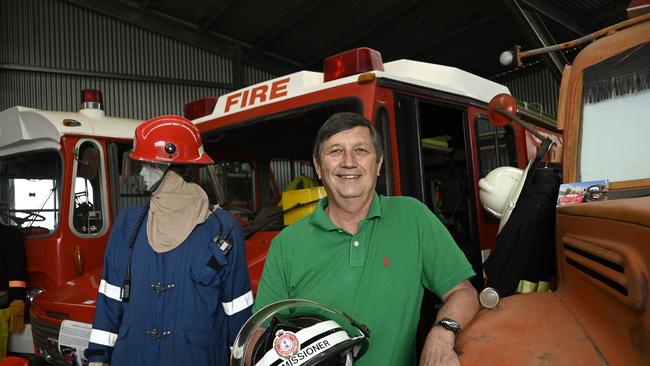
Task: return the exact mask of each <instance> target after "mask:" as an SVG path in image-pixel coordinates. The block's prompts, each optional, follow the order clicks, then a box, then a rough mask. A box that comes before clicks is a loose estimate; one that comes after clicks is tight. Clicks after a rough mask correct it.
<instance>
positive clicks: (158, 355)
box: [86, 207, 253, 366]
mask: <svg viewBox="0 0 650 366" xmlns="http://www.w3.org/2000/svg"><path fill="white" fill-rule="evenodd" d="M142 210H143V208H142V207H134V208H129V209H125V210H123V211H122V212H121V213H120V215H119V217H118V219H117V222H116V224H115V226H114V228H113V232H112V233H111V237H110V239H109V243H108V247H107V250H106V256H105V258H104V272H103V278H102V280H101V284H100V286H99V295H98V297H97V308H96V310H95V319H94V322H93V329H92V332H91V336H90V343H89V346H88V349H87V350H86V356H87V358H88V359H89V361H94V362H106V363H110V364H111V365H112V366H120V365H174V366H179V365H227V363H228V357H229V352H230V351H229V346H231V345H232V343H233V342H234V339H235V337H236V335H237V332H238V331H239V329H240V327H241V326H242V324H243V323H244V322H245V321H246V319H248V317H249V316H250V315H251V306H252V304H253V295H252V293H251V288H250V280H249V277H248V269H247V267H246V260H245V256H244V240H243V236H242V232H241V228H240V227H239V225H237V224H236V223H235V219H234V218H233V216H232V215H231V214H230V213H228V212H227V211H225V210H222V209H217V210H216V211H215V212H214V213H212V214H211V215H210V216H209V218H208V219H207V220H206V221H205V222H204V223H202V224H199V225H197V226H196V227H195V229H194V230H193V231H192V233H191V234H190V235H189V236H188V237H187V238H186V239H185V241H183V243H181V244H180V245H179V246H178V247H176V248H174V249H172V250H170V251H168V252H164V253H157V252H155V251H154V250H153V249H152V248H151V247H150V245H149V243H148V238H147V230H146V225H145V224H143V225H142V227H141V228H140V230H139V232H138V235H137V237H136V241H135V245H134V247H133V256H132V259H131V261H132V262H131V279H132V280H131V294H130V299H129V301H128V302H123V301H122V300H121V296H120V292H121V288H122V287H123V286H124V279H125V277H126V272H127V266H128V263H129V255H130V250H129V239H130V237H131V234H132V232H133V230H134V229H135V225H136V222H137V221H138V217H139V215H140V214H141V212H142ZM143 222H144V223H146V217H145V220H144V221H143ZM228 232H230V235H228V237H229V241H230V242H231V243H232V247H231V248H230V250H223V247H222V248H220V247H219V246H218V245H217V244H215V243H214V242H213V239H214V238H215V237H216V236H217V235H225V234H226V233H228Z"/></svg>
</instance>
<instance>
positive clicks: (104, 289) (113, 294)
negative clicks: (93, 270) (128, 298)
mask: <svg viewBox="0 0 650 366" xmlns="http://www.w3.org/2000/svg"><path fill="white" fill-rule="evenodd" d="M99 293H100V294H104V295H105V296H106V297H110V298H111V299H113V300H117V301H122V289H121V288H119V287H117V286H115V285H111V284H110V283H108V282H106V281H105V280H103V279H102V281H101V282H100V283H99Z"/></svg>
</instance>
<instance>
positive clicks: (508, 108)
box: [487, 93, 517, 127]
mask: <svg viewBox="0 0 650 366" xmlns="http://www.w3.org/2000/svg"><path fill="white" fill-rule="evenodd" d="M487 115H488V120H489V121H490V123H491V124H492V125H494V126H497V127H503V126H507V125H508V124H509V123H510V121H512V120H514V119H515V118H516V117H515V116H516V115H517V101H516V100H515V98H513V97H512V95H510V94H506V93H501V94H498V95H495V96H494V97H493V98H492V100H490V104H488V107H487Z"/></svg>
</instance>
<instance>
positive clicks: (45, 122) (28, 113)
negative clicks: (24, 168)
mask: <svg viewBox="0 0 650 366" xmlns="http://www.w3.org/2000/svg"><path fill="white" fill-rule="evenodd" d="M64 120H74V121H76V122H78V125H77V126H74V125H75V124H77V123H73V125H69V126H66V125H64ZM140 122H141V121H139V120H135V119H126V118H116V117H106V115H105V113H104V111H102V110H99V109H83V110H81V111H79V112H54V111H43V110H38V109H32V108H26V107H20V106H16V107H12V108H9V109H6V110H4V111H2V112H0V156H6V155H13V154H16V153H21V152H26V151H34V150H42V149H57V150H58V149H60V147H61V146H60V141H61V136H63V135H84V136H96V137H113V138H120V139H132V138H133V133H134V131H135V127H136V126H137V125H138V124H139V123H140Z"/></svg>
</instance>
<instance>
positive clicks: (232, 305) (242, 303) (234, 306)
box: [221, 291, 253, 315]
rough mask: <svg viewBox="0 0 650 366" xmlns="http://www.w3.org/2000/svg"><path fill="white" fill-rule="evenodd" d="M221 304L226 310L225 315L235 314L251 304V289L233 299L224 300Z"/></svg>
mask: <svg viewBox="0 0 650 366" xmlns="http://www.w3.org/2000/svg"><path fill="white" fill-rule="evenodd" d="M221 305H223V311H225V312H226V315H233V314H236V313H238V312H240V311H242V310H244V309H246V308H247V307H249V306H251V305H253V293H252V292H251V291H248V292H247V293H245V294H243V295H241V296H239V297H238V298H236V299H234V300H233V301H231V302H224V303H222V304H221Z"/></svg>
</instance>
